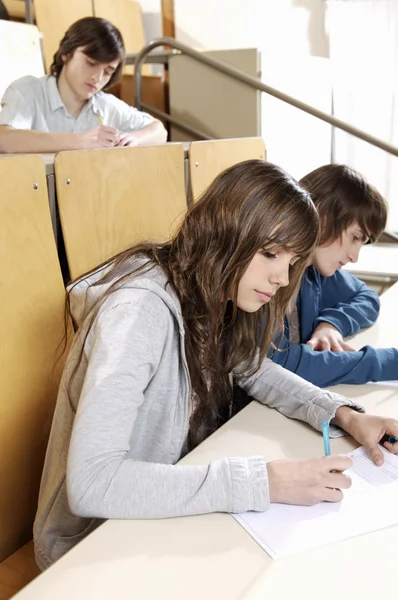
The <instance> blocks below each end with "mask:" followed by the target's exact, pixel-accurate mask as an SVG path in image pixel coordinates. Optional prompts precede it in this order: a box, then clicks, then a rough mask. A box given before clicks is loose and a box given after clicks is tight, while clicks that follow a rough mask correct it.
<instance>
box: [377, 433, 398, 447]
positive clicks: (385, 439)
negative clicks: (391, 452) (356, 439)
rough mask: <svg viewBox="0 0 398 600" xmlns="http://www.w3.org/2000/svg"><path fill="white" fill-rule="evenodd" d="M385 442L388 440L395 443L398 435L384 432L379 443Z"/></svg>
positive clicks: (397, 440)
mask: <svg viewBox="0 0 398 600" xmlns="http://www.w3.org/2000/svg"><path fill="white" fill-rule="evenodd" d="M385 442H389V443H390V444H396V443H397V442H398V437H396V436H395V435H388V433H386V434H385V435H383V437H382V438H381V440H380V441H379V444H381V445H383V444H384V443H385Z"/></svg>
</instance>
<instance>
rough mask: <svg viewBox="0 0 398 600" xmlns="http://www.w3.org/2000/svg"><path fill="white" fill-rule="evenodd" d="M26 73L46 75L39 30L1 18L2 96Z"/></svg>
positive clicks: (0, 59) (0, 90) (0, 82)
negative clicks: (13, 82)
mask: <svg viewBox="0 0 398 600" xmlns="http://www.w3.org/2000/svg"><path fill="white" fill-rule="evenodd" d="M24 75H34V76H35V77H41V76H42V75H44V66H43V57H42V53H41V47H40V34H39V30H38V29H37V27H35V26H34V25H26V23H14V22H12V21H2V20H0V98H1V97H2V96H3V93H4V91H5V90H6V88H7V87H8V86H9V85H10V83H11V82H12V81H14V80H15V79H18V78H19V77H23V76H24ZM0 110H1V109H0Z"/></svg>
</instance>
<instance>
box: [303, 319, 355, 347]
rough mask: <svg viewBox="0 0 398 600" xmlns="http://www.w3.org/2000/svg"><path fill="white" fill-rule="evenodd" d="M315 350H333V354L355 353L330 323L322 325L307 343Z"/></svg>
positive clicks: (315, 330)
mask: <svg viewBox="0 0 398 600" xmlns="http://www.w3.org/2000/svg"><path fill="white" fill-rule="evenodd" d="M307 346H310V347H311V348H312V349H313V350H320V351H322V350H331V351H332V352H345V351H347V350H348V351H349V352H354V351H355V348H353V347H352V346H350V345H349V344H347V343H346V342H345V341H344V339H343V336H342V335H341V333H340V331H339V330H338V329H336V327H334V326H333V325H331V324H330V323H326V322H324V323H320V324H319V325H318V327H316V329H314V331H313V332H312V335H311V338H310V339H309V340H308V342H307Z"/></svg>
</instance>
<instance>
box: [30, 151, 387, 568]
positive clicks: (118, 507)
mask: <svg viewBox="0 0 398 600" xmlns="http://www.w3.org/2000/svg"><path fill="white" fill-rule="evenodd" d="M318 232H319V218H318V214H317V212H316V210H315V207H314V205H313V203H312V201H311V199H310V196H309V194H308V193H307V192H306V191H305V190H304V189H303V188H302V187H300V186H299V185H298V184H297V182H295V181H294V180H293V179H292V178H291V177H290V176H288V175H287V174H286V173H284V172H283V171H282V170H281V169H280V168H278V167H275V166H273V165H270V164H268V163H266V162H264V161H260V160H251V161H246V162H244V163H241V164H238V165H235V166H233V167H231V168H229V169H227V170H226V171H224V172H223V173H221V174H220V175H219V176H218V177H216V179H215V180H214V182H213V183H212V184H211V185H210V186H209V188H208V189H207V190H206V191H205V192H204V194H203V196H202V198H201V199H200V200H199V201H198V202H197V203H195V204H194V205H193V206H192V207H191V209H190V210H189V212H188V214H187V215H186V217H185V219H184V221H183V223H182V225H181V227H180V229H179V230H178V232H177V233H176V235H175V236H174V238H173V239H172V240H171V241H168V242H165V243H159V244H154V243H149V242H148V243H142V244H139V245H137V246H135V247H133V248H131V249H129V250H126V251H125V252H122V253H121V254H119V255H118V256H116V257H115V258H114V259H113V260H111V261H109V262H107V263H105V264H104V265H102V266H101V267H98V268H97V269H96V270H95V271H93V272H91V273H89V274H87V275H85V276H83V277H82V278H80V279H79V280H77V281H76V282H75V283H74V284H72V285H71V286H70V288H69V306H70V310H71V314H72V317H73V320H74V323H75V325H76V326H77V328H78V329H77V333H76V336H75V339H74V342H73V345H72V348H71V350H70V354H69V356H68V359H67V363H66V366H65V370H64V374H63V377H62V381H61V385H60V390H59V395H58V400H57V406H56V409H55V413H54V419H53V424H52V430H51V435H50V440H49V445H48V448H47V454H46V461H45V466H44V470H43V476H42V482H41V489H40V497H39V505H38V512H37V515H36V520H35V525H34V539H35V549H36V558H37V561H38V564H39V566H40V568H42V569H43V568H45V567H47V566H49V565H50V564H51V563H52V562H54V561H55V560H57V559H58V558H59V557H60V556H62V555H63V554H64V553H65V552H66V551H67V550H69V549H70V548H71V547H73V546H74V545H75V544H77V543H78V542H79V541H80V540H81V539H83V538H84V537H85V536H86V535H88V533H90V532H91V531H92V530H93V529H95V528H96V527H97V526H98V524H99V523H101V520H102V519H108V518H115V519H135V518H136V519H152V518H164V517H176V516H183V515H196V514H202V513H209V512H220V511H226V512H228V511H229V512H242V511H247V510H255V511H265V510H267V508H268V507H269V504H270V502H282V503H293V504H299V505H300V504H302V505H309V504H314V503H317V502H321V501H330V502H338V501H340V500H341V499H342V491H341V490H342V489H345V488H347V487H349V485H350V480H349V478H348V477H347V476H346V475H344V474H343V471H344V470H345V469H346V468H348V467H349V466H350V464H351V459H350V458H349V457H348V456H328V457H326V458H325V457H324V458H313V459H311V460H298V461H297V460H294V461H293V460H275V461H271V462H269V463H266V462H265V460H264V458H263V457H262V456H251V457H233V458H232V457H229V458H224V459H222V460H217V461H213V462H211V463H210V464H206V465H202V466H185V465H184V466H183V465H176V464H175V463H176V462H177V461H178V460H179V459H180V458H181V457H182V456H183V455H184V454H185V453H186V452H187V451H189V450H191V449H193V448H194V447H195V446H197V445H198V444H199V443H200V442H202V441H203V440H204V439H205V438H206V437H207V436H209V435H210V434H211V433H212V432H213V431H215V430H216V429H217V428H218V427H219V426H220V425H221V424H222V423H224V422H225V421H226V420H227V419H228V418H229V417H230V416H231V414H233V412H234V406H233V393H232V384H233V382H235V383H237V384H238V385H240V386H242V387H243V388H244V389H245V390H246V391H247V392H248V393H249V394H250V395H252V396H254V397H255V398H257V399H258V400H259V401H260V402H262V403H263V404H266V405H268V406H271V407H273V408H276V409H277V410H279V411H280V412H281V413H282V414H284V415H285V416H287V417H291V418H295V419H300V420H303V421H306V422H308V423H309V424H310V425H311V426H312V427H314V428H316V429H317V430H320V429H321V423H322V421H333V423H332V430H333V433H334V435H336V434H338V430H336V428H335V427H334V426H336V425H337V426H340V427H341V428H343V429H344V430H345V431H347V432H348V433H350V434H351V435H352V436H353V437H354V438H355V439H356V440H357V441H358V442H359V443H360V444H365V446H366V447H367V448H368V450H369V454H370V456H371V457H372V459H373V460H374V461H375V462H376V464H382V462H383V454H382V452H381V450H380V448H379V447H378V441H379V440H380V439H381V437H382V436H383V435H384V434H385V433H389V434H391V435H398V422H397V421H395V420H394V419H387V418H382V417H376V416H370V415H365V414H363V413H361V410H362V409H361V407H360V406H358V405H356V404H355V403H353V402H351V401H350V400H348V399H347V398H344V397H342V396H340V395H337V394H333V393H331V392H328V391H323V390H320V389H318V388H316V387H314V386H312V385H311V384H309V383H308V382H306V381H304V380H303V379H301V378H299V377H297V376H296V375H294V374H293V373H289V372H288V371H287V370H286V369H282V368H281V367H280V366H279V365H276V364H274V363H273V362H272V361H270V360H268V359H267V358H266V354H267V351H268V349H269V346H270V342H271V341H272V340H273V339H274V336H275V332H276V330H277V328H278V327H279V326H280V325H281V324H282V323H283V317H284V314H285V311H286V308H287V306H288V303H289V301H290V299H291V297H292V295H293V294H294V293H295V290H296V288H297V286H298V285H299V281H300V278H301V276H302V274H303V271H304V269H305V267H306V264H307V261H308V257H309V255H310V254H311V253H312V251H313V249H314V247H315V245H316V244H317V241H318ZM265 315H266V316H267V317H268V319H267V323H268V326H267V328H266V331H265V335H264V338H263V341H262V345H261V348H259V349H258V348H257V345H256V340H257V336H258V327H259V325H260V323H261V322H262V319H263V317H264V316H265ZM238 447H239V440H237V448H238ZM386 448H388V449H389V450H391V451H393V452H398V444H397V445H396V448H394V446H392V445H391V444H388V443H387V444H386Z"/></svg>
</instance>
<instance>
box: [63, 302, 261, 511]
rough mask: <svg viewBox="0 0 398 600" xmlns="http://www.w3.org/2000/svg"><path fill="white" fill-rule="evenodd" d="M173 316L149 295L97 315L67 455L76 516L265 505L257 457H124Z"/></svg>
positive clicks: (151, 433) (148, 427) (70, 494)
mask: <svg viewBox="0 0 398 600" xmlns="http://www.w3.org/2000/svg"><path fill="white" fill-rule="evenodd" d="M172 318H173V317H172V316H171V315H170V312H169V310H168V309H167V308H166V307H165V306H164V305H163V303H162V301H161V300H160V299H159V300H158V301H157V303H155V304H154V303H153V301H151V298H149V297H148V294H146V295H144V296H143V297H142V298H140V301H139V302H138V304H134V305H133V304H131V303H126V304H119V305H117V306H115V307H114V308H112V309H111V310H108V311H107V312H105V313H102V314H100V315H99V316H98V317H97V321H96V324H95V326H94V329H93V330H92V334H93V335H92V338H91V340H90V344H89V348H87V349H86V356H85V358H86V360H87V362H88V366H87V371H86V376H85V380H84V384H83V388H82V392H81V396H80V400H79V404H78V408H77V412H76V417H75V422H74V426H73V431H72V437H71V442H70V449H69V455H68V465H67V492H68V500H69V504H70V507H71V510H72V512H73V513H74V514H76V515H79V516H82V517H87V518H105V519H107V518H121V519H128V518H144V519H147V518H164V517H176V516H183V515H196V514H201V513H209V512H218V511H220V512H224V511H226V512H242V511H247V510H255V511H264V510H266V509H267V508H268V505H269V493H268V478H267V469H266V463H265V460H264V458H263V457H256V456H254V457H248V458H228V459H223V460H218V461H213V462H211V463H210V464H206V465H203V466H185V465H170V464H161V463H151V462H145V461H136V460H133V459H132V458H129V457H128V452H129V449H130V439H131V437H132V435H134V430H135V428H136V419H137V411H138V409H139V407H140V405H141V404H142V403H143V402H144V401H145V399H146V398H145V394H146V388H147V386H148V384H149V382H150V381H151V379H152V378H153V377H155V376H156V371H157V366H158V365H159V361H160V360H161V358H162V354H163V353H164V352H166V348H167V345H166V344H165V340H166V332H167V327H168V325H167V320H170V319H172ZM176 358H177V356H176ZM165 385H166V384H165ZM153 402H154V406H153V409H152V410H153V411H156V401H155V399H154V400H153ZM171 406H172V403H171ZM150 414H151V413H150V412H149V416H150ZM148 421H150V419H148ZM141 427H142V425H141ZM145 427H146V432H145V433H144V434H143V432H142V429H140V431H139V435H141V436H142V435H148V436H153V437H154V444H156V431H154V430H153V428H151V423H150V422H147V423H145ZM137 435H138V432H137Z"/></svg>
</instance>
